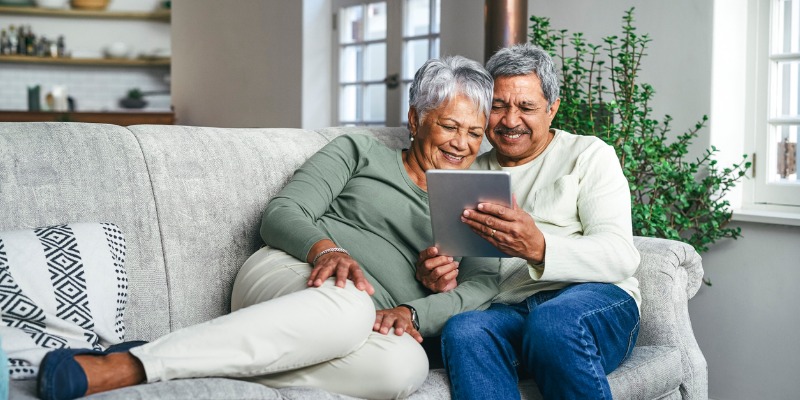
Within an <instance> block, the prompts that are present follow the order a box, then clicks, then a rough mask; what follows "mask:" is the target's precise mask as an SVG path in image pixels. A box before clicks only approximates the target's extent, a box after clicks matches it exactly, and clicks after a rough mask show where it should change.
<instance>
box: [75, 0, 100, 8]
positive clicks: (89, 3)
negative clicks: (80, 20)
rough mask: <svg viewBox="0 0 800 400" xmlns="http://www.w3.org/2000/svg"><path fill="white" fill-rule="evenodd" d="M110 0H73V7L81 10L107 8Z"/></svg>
mask: <svg viewBox="0 0 800 400" xmlns="http://www.w3.org/2000/svg"><path fill="white" fill-rule="evenodd" d="M109 1H110V0H71V2H70V4H72V8H76V9H81V10H105V9H106V7H108V3H109Z"/></svg>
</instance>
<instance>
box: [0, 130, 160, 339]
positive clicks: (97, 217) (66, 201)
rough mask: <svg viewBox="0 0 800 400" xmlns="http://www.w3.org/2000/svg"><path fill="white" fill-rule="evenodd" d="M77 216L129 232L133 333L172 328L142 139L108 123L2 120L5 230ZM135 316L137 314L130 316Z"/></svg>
mask: <svg viewBox="0 0 800 400" xmlns="http://www.w3.org/2000/svg"><path fill="white" fill-rule="evenodd" d="M78 221H108V222H113V223H114V224H116V225H117V226H119V228H120V229H121V230H122V231H123V232H125V235H126V245H127V258H126V263H125V264H126V266H127V270H128V275H129V279H130V280H131V282H136V285H131V287H130V291H129V298H128V300H129V301H128V313H127V315H128V317H129V318H127V321H126V339H129V340H135V339H145V340H153V339H155V338H157V337H159V336H163V335H165V334H166V333H168V332H169V324H168V322H169V319H168V317H167V316H168V311H169V304H168V302H167V295H166V290H163V289H160V290H153V288H166V287H167V281H166V275H165V272H164V258H163V251H162V249H161V237H160V233H159V229H158V221H157V219H156V209H155V203H154V201H153V190H152V188H151V186H150V178H149V176H148V172H147V166H146V165H145V162H144V157H143V156H142V150H141V148H140V147H139V144H138V142H137V141H136V138H135V137H134V136H133V134H131V132H130V131H128V130H127V129H125V128H122V127H119V126H115V125H106V124H83V123H63V122H61V123H58V122H28V123H2V124H0V230H3V231H5V230H16V229H24V228H34V227H37V226H48V225H58V224H64V223H70V222H78ZM131 316H134V317H133V318H130V317H131Z"/></svg>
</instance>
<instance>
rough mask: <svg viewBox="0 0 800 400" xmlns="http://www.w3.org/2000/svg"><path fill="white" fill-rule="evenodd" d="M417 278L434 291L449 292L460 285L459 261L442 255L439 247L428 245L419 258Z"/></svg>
mask: <svg viewBox="0 0 800 400" xmlns="http://www.w3.org/2000/svg"><path fill="white" fill-rule="evenodd" d="M416 266H417V273H416V277H417V280H418V281H420V282H421V283H422V285H423V286H425V287H426V288H428V289H430V290H431V291H432V292H434V293H442V292H447V291H449V290H453V289H454V288H455V287H456V286H458V282H457V281H456V277H457V276H458V261H453V257H449V256H440V255H439V249H437V248H436V247H428V248H427V249H425V250H422V251H421V252H420V253H419V257H418V258H417V264H416Z"/></svg>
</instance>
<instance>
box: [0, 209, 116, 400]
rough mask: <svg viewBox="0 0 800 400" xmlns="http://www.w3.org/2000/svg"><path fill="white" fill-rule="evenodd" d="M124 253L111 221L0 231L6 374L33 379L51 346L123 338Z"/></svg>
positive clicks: (92, 345)
mask: <svg viewBox="0 0 800 400" xmlns="http://www.w3.org/2000/svg"><path fill="white" fill-rule="evenodd" d="M78 243H80V244H81V246H80V247H79V245H78ZM83 246H89V247H87V248H84V247H83ZM126 251H127V249H126V247H125V237H124V235H123V233H122V231H121V230H120V229H119V228H118V227H117V226H116V225H114V224H111V223H77V224H70V225H59V226H51V227H44V228H35V229H32V230H20V231H10V232H0V320H1V321H0V329H2V330H1V331H0V332H3V333H0V334H2V335H3V338H2V339H3V348H4V349H5V350H6V352H7V353H8V367H9V372H10V377H11V378H12V379H30V378H35V377H36V374H37V372H38V368H39V364H40V362H41V357H43V356H44V355H45V354H46V353H47V352H48V351H49V350H51V349H54V348H64V347H73V346H75V347H79V348H87V347H88V348H91V349H94V350H101V351H102V350H104V348H103V346H102V345H101V343H102V344H106V343H108V344H110V343H117V342H121V341H123V340H124V336H125V323H124V315H125V308H126V305H127V302H128V276H127V273H126V272H125V258H126ZM14 263H19V264H20V265H9V264H14ZM40 264H41V265H40ZM34 271H41V272H39V273H38V275H35V272H34ZM12 273H14V274H22V275H20V276H12ZM15 278H16V279H15ZM23 278H24V279H23ZM26 282H27V284H26ZM29 291H30V293H29ZM89 291H91V294H89ZM89 296H91V297H89ZM90 299H91V301H90ZM6 333H8V336H6ZM0 383H1V382H0ZM0 400H2V395H0Z"/></svg>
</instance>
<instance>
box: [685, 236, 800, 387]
mask: <svg viewBox="0 0 800 400" xmlns="http://www.w3.org/2000/svg"><path fill="white" fill-rule="evenodd" d="M740 226H741V228H742V234H743V237H742V238H740V239H738V240H731V239H726V240H724V241H722V242H719V243H717V244H716V245H715V246H714V247H712V249H711V250H710V251H708V252H707V253H705V254H703V268H705V271H706V278H708V279H710V280H711V283H712V286H710V287H709V286H703V287H702V288H701V289H700V291H699V292H698V294H697V295H696V296H695V297H694V298H693V299H692V300H691V301H689V314H690V315H691V318H692V323H693V326H694V330H695V335H696V337H697V342H698V343H699V345H700V349H701V350H702V351H703V354H704V355H705V356H706V360H707V361H708V372H709V374H708V375H709V397H711V398H713V399H715V400H752V399H796V398H797V397H798V395H799V394H800V380H798V376H797V374H798V371H800V345H798V342H800V312H798V310H797V306H798V305H800V290H798V282H800V268H798V266H800V263H799V262H798V260H800V247H798V243H800V227H793V226H780V225H766V224H758V223H741V224H740Z"/></svg>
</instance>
